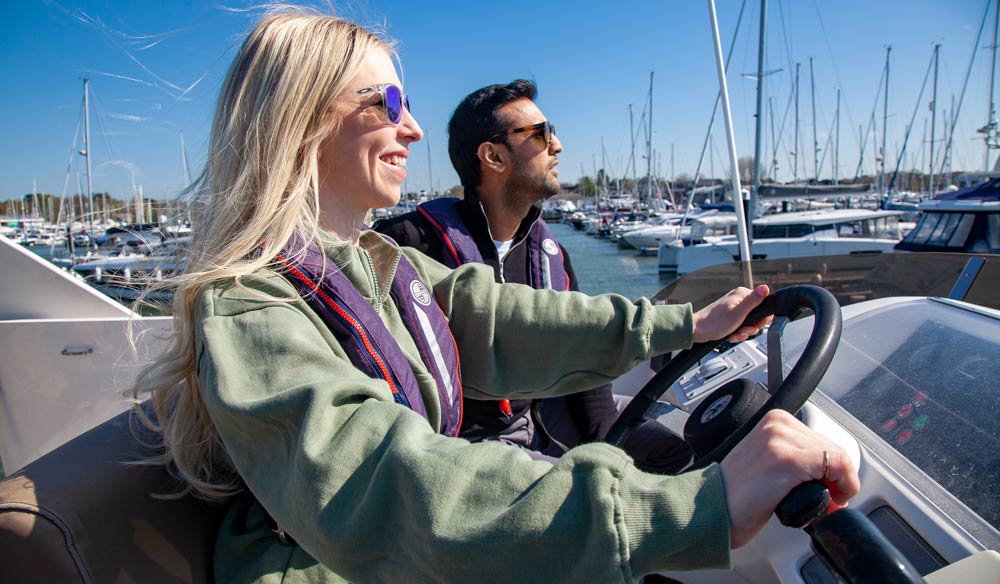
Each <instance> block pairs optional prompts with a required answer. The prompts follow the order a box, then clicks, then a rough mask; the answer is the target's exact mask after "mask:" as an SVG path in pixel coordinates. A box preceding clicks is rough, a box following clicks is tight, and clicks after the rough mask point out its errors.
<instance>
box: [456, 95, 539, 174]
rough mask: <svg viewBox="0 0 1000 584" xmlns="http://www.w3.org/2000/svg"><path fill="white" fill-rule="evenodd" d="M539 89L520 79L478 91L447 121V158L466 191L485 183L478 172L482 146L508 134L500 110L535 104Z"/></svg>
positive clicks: (460, 105)
mask: <svg viewBox="0 0 1000 584" xmlns="http://www.w3.org/2000/svg"><path fill="white" fill-rule="evenodd" d="M536 95H538V87H536V86H535V82H534V81H528V80H527V79H517V80H514V81H511V82H510V83H506V84H497V85H488V86H486V87H483V88H482V89H477V90H476V91H473V92H472V93H470V94H469V95H467V96H465V99H463V100H462V102H461V103H459V104H458V107H456V108H455V111H454V112H453V113H452V114H451V120H449V121H448V156H450V157H451V164H452V166H454V167H455V171H456V172H457V173H458V178H459V180H461V181H462V186H464V187H476V186H478V185H479V181H480V180H481V179H482V174H483V173H482V171H481V170H480V168H479V156H478V155H477V154H476V152H477V151H478V150H479V145H480V144H482V143H483V142H485V141H487V140H488V139H489V138H490V137H491V136H493V135H494V134H497V133H498V132H503V131H505V130H509V129H510V128H508V127H507V124H508V123H509V121H508V120H506V119H503V118H502V117H501V116H500V113H499V110H500V108H502V107H503V106H505V105H507V104H508V103H510V102H512V101H517V100H519V99H530V100H532V101H534V100H535V96H536Z"/></svg>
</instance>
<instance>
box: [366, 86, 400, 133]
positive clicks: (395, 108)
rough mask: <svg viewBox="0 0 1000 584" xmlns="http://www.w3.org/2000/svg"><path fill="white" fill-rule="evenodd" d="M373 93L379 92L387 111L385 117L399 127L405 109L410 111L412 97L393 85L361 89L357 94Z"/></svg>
mask: <svg viewBox="0 0 1000 584" xmlns="http://www.w3.org/2000/svg"><path fill="white" fill-rule="evenodd" d="M372 92H378V94H379V96H380V97H381V98H382V107H383V108H384V109H385V117H386V118H388V120H389V123H391V124H393V125H399V122H401V121H402V120H403V108H404V107H405V108H406V111H410V96H408V95H406V94H404V93H403V90H402V89H400V88H399V86H397V85H393V84H392V83H379V84H378V85H372V86H371V87H365V88H363V89H359V90H358V91H357V92H356V93H357V94H358V95H367V94H369V93H372Z"/></svg>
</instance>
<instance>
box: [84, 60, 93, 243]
mask: <svg viewBox="0 0 1000 584" xmlns="http://www.w3.org/2000/svg"><path fill="white" fill-rule="evenodd" d="M82 154H83V155H84V156H85V157H87V202H88V204H89V208H88V211H89V213H88V215H87V216H88V217H89V218H90V236H91V237H94V183H93V180H92V178H91V175H90V79H84V80H83V153H82Z"/></svg>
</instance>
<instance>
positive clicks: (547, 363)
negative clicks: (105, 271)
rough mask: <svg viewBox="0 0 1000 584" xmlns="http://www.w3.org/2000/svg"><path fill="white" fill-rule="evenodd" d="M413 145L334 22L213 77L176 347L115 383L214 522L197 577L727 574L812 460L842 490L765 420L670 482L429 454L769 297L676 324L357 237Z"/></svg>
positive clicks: (502, 455) (416, 134) (494, 452)
mask: <svg viewBox="0 0 1000 584" xmlns="http://www.w3.org/2000/svg"><path fill="white" fill-rule="evenodd" d="M421 136H422V132H421V129H420V126H419V125H418V124H417V122H416V120H415V119H414V118H413V117H412V116H411V114H410V111H409V100H408V97H407V96H406V95H405V93H404V91H403V89H402V83H401V82H400V80H399V77H398V74H397V72H396V69H395V66H394V61H393V51H392V47H391V45H390V44H389V43H388V42H386V41H384V40H381V39H380V38H378V37H377V36H375V35H374V34H372V33H370V32H369V31H367V30H365V29H363V28H360V27H358V26H356V25H354V24H351V23H349V22H345V21H343V20H339V19H337V18H333V17H329V16H323V15H318V14H313V13H307V12H301V11H299V12H290V13H285V14H276V15H270V16H267V17H265V18H263V19H262V20H261V21H260V22H259V23H258V24H257V25H256V26H255V27H254V28H253V29H252V30H251V31H250V33H249V35H248V37H247V39H246V41H245V42H244V44H243V46H242V48H241V49H240V51H239V54H238V55H237V57H236V59H235V61H234V63H233V64H232V67H231V68H230V70H229V73H228V76H227V79H226V82H225V84H224V87H223V89H222V94H221V96H220V98H219V104H218V109H217V111H216V115H215V121H214V125H213V128H212V138H211V145H210V152H209V157H208V163H207V167H206V169H205V171H204V173H203V175H202V177H201V179H200V190H199V191H198V195H199V204H200V209H199V218H198V221H197V226H196V229H195V231H194V233H195V240H194V249H193V251H192V256H191V258H190V261H189V264H188V268H187V271H186V273H185V274H184V275H183V276H181V277H179V278H178V279H177V281H176V282H175V284H176V285H177V286H178V288H177V293H176V296H175V306H174V315H175V321H176V338H175V340H174V342H173V346H172V348H171V350H170V351H169V352H168V353H166V354H165V355H164V356H163V357H162V358H161V360H160V361H159V362H158V363H156V364H155V365H154V366H152V367H151V368H149V369H148V370H147V371H146V373H145V375H144V376H143V378H142V383H141V384H140V386H139V387H138V388H137V391H138V392H139V393H140V394H147V393H148V394H151V396H152V401H153V403H154V404H155V406H156V420H155V422H156V423H157V424H158V425H159V427H160V429H161V432H162V438H163V441H164V446H165V449H166V450H165V455H164V457H163V458H162V460H160V461H159V462H160V463H162V464H167V465H169V467H170V468H171V469H172V470H173V471H174V472H175V473H176V474H177V476H178V477H179V478H180V479H181V480H182V481H183V483H184V485H185V486H186V489H187V491H189V492H192V493H193V494H195V495H198V496H202V497H205V498H210V499H217V500H221V501H224V502H226V504H228V505H229V506H230V509H229V514H228V516H227V519H226V521H225V523H224V525H223V527H222V530H221V532H220V533H219V536H218V543H217V547H216V559H215V570H216V577H217V579H218V580H219V581H220V582H233V581H239V582H254V581H260V582H278V581H281V582H306V581H308V582H320V581H336V582H339V581H354V582H383V581H397V582H425V581H435V582H442V581H451V582H473V581H480V582H484V581H497V582H509V581H513V580H516V579H527V580H531V581H560V580H566V581H577V582H583V581H586V582H622V581H625V582H628V581H635V580H637V579H638V578H640V577H641V576H642V575H643V574H646V573H650V572H654V571H657V570H662V569H668V568H680V569H697V568H707V567H721V566H725V565H726V564H727V562H728V559H729V550H730V547H731V546H739V545H742V544H743V543H745V542H746V541H748V540H749V539H750V538H751V537H752V536H753V534H754V533H756V532H757V531H758V530H759V529H760V528H761V527H762V526H763V524H764V522H765V521H766V520H767V517H768V516H769V514H770V513H771V511H772V509H773V508H774V506H775V505H776V504H777V502H778V501H779V500H780V499H781V497H782V496H783V495H784V494H785V493H786V492H787V491H788V489H790V488H791V487H792V486H794V485H795V484H797V483H798V482H801V481H803V480H807V479H810V478H818V477H820V476H822V474H823V462H822V461H823V455H822V452H823V450H827V451H829V453H830V460H829V471H828V473H829V476H830V478H831V479H832V480H834V481H836V482H837V483H838V485H839V486H840V490H841V492H842V495H841V498H842V499H846V498H847V497H849V496H850V495H852V494H854V493H855V492H856V491H857V488H858V479H857V475H856V473H855V471H854V470H853V469H852V468H851V467H850V463H849V461H848V458H847V456H846V455H845V454H844V453H843V452H842V451H841V450H840V449H839V448H837V447H836V446H834V445H833V444H830V443H828V442H826V441H825V440H824V439H822V438H821V437H819V436H818V435H815V434H813V433H812V432H811V431H809V430H808V429H806V428H805V427H804V426H802V425H800V424H798V423H797V422H796V421H795V420H794V419H793V418H791V416H788V415H783V414H773V415H769V416H768V417H767V418H765V420H764V422H763V423H762V424H761V425H760V426H759V427H758V428H757V429H756V430H755V431H754V432H753V433H752V434H751V435H750V437H748V438H747V439H746V440H745V441H744V443H743V444H742V445H741V446H739V447H738V448H737V450H736V451H734V453H733V454H734V456H730V457H729V458H727V459H726V460H725V461H724V462H723V463H722V464H721V465H712V466H710V467H709V468H707V469H704V470H701V471H697V472H692V473H688V474H685V475H681V476H677V477H661V476H654V475H647V474H644V473H643V472H641V471H639V470H637V469H636V468H635V467H634V466H633V465H632V463H631V460H630V459H629V458H628V457H627V456H626V455H625V454H624V453H623V452H622V451H620V450H618V449H617V448H614V447H612V446H609V445H606V444H589V445H585V446H581V447H579V448H576V449H574V450H572V451H570V452H569V453H568V454H566V455H565V456H564V457H563V458H562V459H561V460H560V461H559V462H558V463H556V464H550V463H548V462H544V461H536V460H532V459H531V458H529V457H528V456H527V455H526V454H525V453H524V452H523V451H521V450H519V449H516V448H511V447H507V446H504V445H501V444H497V443H477V444H470V443H468V442H466V441H464V440H461V439H459V438H455V437H453V435H454V433H455V431H456V430H457V428H458V424H459V423H460V418H461V408H460V404H461V401H462V400H461V391H462V387H463V386H464V388H465V391H466V392H474V393H476V394H477V396H476V397H478V398H480V399H484V398H492V399H501V398H504V397H515V396H518V397H536V396H543V395H555V394H560V393H567V392H571V391H575V390H579V389H584V388H587V387H589V386H592V385H596V384H597V383H601V382H605V381H606V380H608V379H610V378H613V377H615V376H617V375H619V374H621V373H622V372H624V371H626V370H628V369H629V368H630V367H632V366H633V365H635V364H636V363H638V362H640V361H642V360H644V359H646V358H648V357H649V356H650V355H652V354H657V353H663V352H666V351H668V350H672V349H676V348H681V347H685V346H688V345H690V344H691V343H692V342H693V341H699V340H708V339H718V338H722V337H723V336H725V335H726V334H729V333H730V332H731V331H732V330H733V329H734V328H736V327H737V326H738V323H740V322H742V320H743V318H744V317H745V316H746V314H747V313H748V312H749V311H750V309H752V308H753V307H754V306H756V305H757V304H758V303H759V302H760V300H761V299H762V298H763V297H764V296H765V295H766V294H767V289H766V287H761V288H759V289H757V290H755V291H751V290H746V289H739V290H735V291H733V292H732V293H730V294H729V295H727V296H725V297H723V298H722V299H720V300H719V301H718V302H716V303H715V304H713V305H712V306H710V307H708V308H706V309H704V310H702V311H699V312H697V313H692V311H691V308H690V307H689V306H683V307H677V306H670V307H667V306H653V305H651V304H650V303H649V302H647V301H645V300H642V301H639V302H636V303H634V304H633V303H631V302H629V301H628V300H626V299H625V298H623V297H618V296H610V295H609V296H604V297H599V298H590V297H587V296H584V295H582V294H578V293H560V294H555V293H550V292H546V291H536V290H532V289H530V288H528V287H523V286H515V285H508V286H504V285H498V284H495V283H494V279H493V274H492V272H491V271H490V268H489V267H486V266H479V265H469V266H464V267H462V268H460V269H458V270H455V271H450V270H448V269H447V268H445V267H444V266H442V265H440V264H438V263H436V262H434V261H432V260H430V259H428V258H425V257H423V256H420V255H419V254H418V253H416V252H415V251H413V250H411V249H407V248H404V249H399V248H397V247H395V246H394V245H393V244H392V243H391V242H389V241H387V240H385V239H383V238H382V237H381V236H379V235H378V234H375V233H374V232H371V231H367V230H364V227H363V223H364V220H365V217H366V214H367V213H368V211H369V210H370V209H371V208H375V207H388V206H391V205H394V204H395V203H396V202H397V201H398V200H399V196H400V186H401V185H402V183H403V179H404V178H405V176H406V159H407V156H408V154H409V148H410V146H411V145H412V144H413V143H414V142H416V141H417V140H419V139H420V138H421ZM756 330H757V327H745V328H742V329H740V330H738V331H736V333H735V334H734V335H733V337H734V339H745V338H746V337H747V335H749V334H752V333H754V332H756ZM459 356H461V361H460V364H459ZM543 356H544V359H543V358H541V357H543ZM515 389H516V391H517V393H515V392H514V390H515ZM791 454H795V455H794V456H792V455H791ZM731 477H740V480H739V481H733V480H730V478H731Z"/></svg>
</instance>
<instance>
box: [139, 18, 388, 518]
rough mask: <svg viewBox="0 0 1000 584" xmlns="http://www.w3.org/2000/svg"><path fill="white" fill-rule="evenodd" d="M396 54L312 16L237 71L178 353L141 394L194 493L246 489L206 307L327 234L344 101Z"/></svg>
mask: <svg viewBox="0 0 1000 584" xmlns="http://www.w3.org/2000/svg"><path fill="white" fill-rule="evenodd" d="M379 48H381V49H384V50H387V51H389V52H390V53H391V52H392V44H391V43H390V42H389V41H387V40H385V39H383V38H380V37H379V36H376V35H375V34H374V33H372V32H370V31H368V30H366V29H365V28H362V27H361V26H358V25H356V24H354V23H351V22H348V21H345V20H342V19H340V18H336V17H332V16H328V15H323V14H319V13H316V12H312V11H307V10H304V9H295V10H287V9H285V10H282V11H281V12H278V13H272V14H269V15H267V16H265V17H264V18H262V19H261V20H260V21H259V22H258V23H257V24H256V25H255V26H254V27H253V28H252V29H251V30H250V32H249V34H248V36H247V38H246V39H245V40H244V42H243V44H242V46H241V47H240V50H239V54H237V56H236V58H235V59H234V60H233V63H232V65H231V66H230V68H229V71H228V73H227V75H226V79H225V82H224V84H223V87H222V91H221V94H220V96H219V102H218V106H217V109H216V112H215V118H214V121H213V124H212V135H211V140H210V145H209V153H208V160H207V162H206V165H205V169H204V171H203V172H202V174H201V175H200V177H199V178H198V180H197V181H196V183H195V185H194V187H193V188H192V190H191V193H192V195H193V196H192V199H193V200H192V217H193V221H194V225H193V229H192V233H193V238H192V241H191V247H190V248H189V256H188V263H187V267H186V269H185V271H184V273H183V274H181V275H178V276H176V277H174V278H171V279H170V280H169V281H167V282H164V283H163V284H162V286H161V287H169V288H172V289H174V290H175V292H174V300H173V315H174V320H173V322H174V327H173V332H172V338H171V339H170V343H169V346H168V348H167V350H166V351H165V352H164V353H163V354H162V355H160V356H159V358H158V359H157V360H156V361H155V362H153V363H152V364H151V365H149V366H147V367H146V368H145V369H143V370H142V372H141V373H140V374H139V376H138V378H137V380H136V384H135V386H134V387H133V389H132V392H133V396H134V397H135V398H136V399H137V400H138V399H140V398H141V396H144V395H146V394H149V395H150V402H151V404H152V406H153V412H154V414H155V415H154V416H153V417H149V416H146V415H145V414H144V413H143V411H142V410H141V409H140V408H139V407H138V406H137V411H138V412H139V415H140V418H141V419H142V420H143V423H144V424H145V425H146V426H148V427H149V428H151V429H153V430H154V431H156V432H157V433H158V440H162V444H161V445H162V446H163V447H164V453H163V455H162V456H159V457H157V458H155V459H153V460H151V461H149V462H151V463H157V464H164V465H167V466H168V468H169V469H170V470H171V472H173V473H175V475H176V476H177V478H179V479H180V480H181V481H183V483H184V485H185V486H184V489H183V491H182V492H181V493H180V494H183V493H188V492H192V491H193V492H194V493H195V494H196V495H197V496H200V497H204V498H208V499H220V498H223V497H226V496H228V495H231V494H233V493H235V492H236V491H238V490H239V489H240V483H239V480H238V478H237V477H236V475H235V474H234V472H235V471H233V470H232V469H231V467H230V466H229V464H228V457H227V456H226V453H225V448H224V446H223V445H222V442H221V440H220V438H219V435H218V433H217V431H216V429H215V427H214V425H213V424H212V421H211V420H210V418H209V416H208V412H207V411H206V409H205V405H204V401H203V399H202V395H201V388H200V387H199V384H198V376H197V362H196V355H195V330H196V327H197V323H196V322H195V316H196V306H197V302H198V300H199V297H200V296H201V295H202V293H204V292H205V290H206V288H207V287H209V286H210V285H212V284H213V283H217V282H220V281H226V280H228V281H233V282H235V283H236V284H237V285H239V279H240V277H241V276H244V275H247V274H250V273H252V272H255V271H257V270H260V269H262V268H265V267H268V266H269V265H270V264H271V262H273V259H274V257H275V256H276V255H277V253H278V252H279V251H280V250H281V249H282V248H283V247H285V245H286V244H287V243H288V242H289V240H290V239H291V238H292V237H293V236H294V237H297V238H302V240H304V241H308V240H315V239H316V237H317V236H318V233H319V224H318V222H319V199H318V186H319V185H318V176H319V174H318V169H317V161H318V152H319V149H320V145H321V144H322V142H323V141H324V140H325V139H326V138H327V137H328V136H330V135H331V134H332V133H333V132H335V131H336V129H337V125H338V124H339V121H340V120H339V119H338V118H337V116H335V115H334V114H333V111H334V108H333V106H334V102H335V100H336V98H337V97H338V96H339V95H340V94H341V93H342V92H344V91H345V90H346V89H347V84H348V83H350V81H351V80H352V79H353V78H354V77H355V76H356V75H357V74H358V72H359V71H360V69H361V67H362V65H363V63H364V62H365V60H366V59H367V57H368V56H369V55H370V54H371V53H372V52H373V51H374V50H376V49H379Z"/></svg>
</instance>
